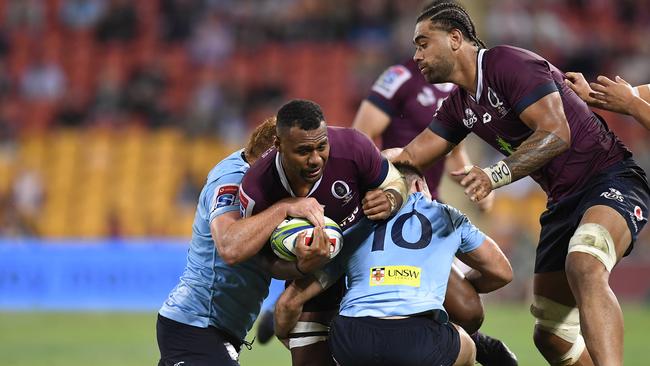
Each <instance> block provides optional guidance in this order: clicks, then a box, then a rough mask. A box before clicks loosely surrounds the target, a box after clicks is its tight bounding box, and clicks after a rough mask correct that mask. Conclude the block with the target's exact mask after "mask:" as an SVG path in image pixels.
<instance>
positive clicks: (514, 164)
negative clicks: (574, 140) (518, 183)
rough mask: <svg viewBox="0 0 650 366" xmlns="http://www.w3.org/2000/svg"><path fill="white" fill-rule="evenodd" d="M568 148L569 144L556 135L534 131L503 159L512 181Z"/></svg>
mask: <svg viewBox="0 0 650 366" xmlns="http://www.w3.org/2000/svg"><path fill="white" fill-rule="evenodd" d="M568 148H569V144H567V143H566V141H564V140H562V139H561V138H559V137H558V136H557V135H555V134H553V133H551V132H548V131H535V132H533V134H532V135H530V137H528V138H527V139H526V140H525V141H524V142H522V143H521V145H519V147H518V148H517V150H516V151H515V152H514V153H513V154H512V155H510V156H509V157H507V158H505V159H504V160H503V161H504V162H505V163H506V164H508V167H509V168H510V172H511V173H512V181H513V182H514V181H515V180H517V179H520V178H523V177H525V176H527V175H529V174H530V173H532V172H534V171H536V170H537V169H539V168H541V167H542V166H543V165H544V164H546V163H547V162H548V161H549V160H551V159H553V158H554V157H556V156H558V155H560V154H561V153H563V152H564V151H566V150H567V149H568Z"/></svg>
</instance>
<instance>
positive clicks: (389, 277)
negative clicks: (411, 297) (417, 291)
mask: <svg viewBox="0 0 650 366" xmlns="http://www.w3.org/2000/svg"><path fill="white" fill-rule="evenodd" d="M421 275H422V269H421V268H420V267H414V266H384V267H372V268H370V286H389V285H401V286H411V287H420V278H421V277H422V276H421Z"/></svg>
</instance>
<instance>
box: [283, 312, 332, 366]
mask: <svg viewBox="0 0 650 366" xmlns="http://www.w3.org/2000/svg"><path fill="white" fill-rule="evenodd" d="M334 315H336V311H322V312H304V313H302V314H301V315H300V320H299V321H298V323H297V324H296V326H295V327H294V328H293V329H292V330H291V332H290V333H289V349H290V351H291V361H292V365H293V366H331V365H335V363H334V360H333V359H332V356H331V354H330V350H329V346H328V345H327V338H328V336H329V324H330V322H331V320H332V318H333V317H334Z"/></svg>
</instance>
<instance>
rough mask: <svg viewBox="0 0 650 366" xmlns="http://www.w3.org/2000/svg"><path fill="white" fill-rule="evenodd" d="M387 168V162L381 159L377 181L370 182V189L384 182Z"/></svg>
mask: <svg viewBox="0 0 650 366" xmlns="http://www.w3.org/2000/svg"><path fill="white" fill-rule="evenodd" d="M388 168H389V165H388V160H386V159H382V160H381V171H380V172H379V176H377V179H375V180H373V181H372V182H370V187H371V188H377V187H379V186H380V185H381V184H382V183H383V182H384V180H385V179H386V176H388Z"/></svg>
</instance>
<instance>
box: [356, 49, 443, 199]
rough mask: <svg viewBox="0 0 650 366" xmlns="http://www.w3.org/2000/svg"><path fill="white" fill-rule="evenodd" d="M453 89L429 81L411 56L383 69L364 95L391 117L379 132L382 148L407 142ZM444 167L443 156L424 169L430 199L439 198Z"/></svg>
mask: <svg viewBox="0 0 650 366" xmlns="http://www.w3.org/2000/svg"><path fill="white" fill-rule="evenodd" d="M454 88H455V86H454V84H451V83H445V84H434V85H431V84H429V83H428V82H427V81H426V80H425V79H424V76H422V74H421V73H420V70H418V67H417V64H416V63H415V61H413V59H409V60H408V61H406V62H404V63H402V64H398V65H393V66H390V67H389V68H388V69H386V71H384V73H383V74H381V76H379V78H378V79H377V81H376V82H375V84H374V85H373V86H372V90H371V92H370V95H369V96H368V98H367V100H368V101H369V102H370V103H372V104H374V105H375V106H376V107H377V108H379V109H381V110H382V111H384V113H386V114H387V115H389V116H390V123H389V124H388V127H387V128H386V129H385V130H384V132H383V133H382V135H381V140H382V148H383V149H388V148H392V147H404V146H406V145H408V143H409V142H411V140H413V138H415V136H417V135H418V134H420V132H422V131H423V130H424V129H425V128H427V126H429V123H431V118H432V116H433V114H434V113H435V111H436V109H438V107H440V105H441V104H442V101H443V100H444V99H445V98H447V96H448V95H449V92H451V91H452V90H453V89H454ZM444 168H445V159H440V160H438V161H437V162H436V163H435V164H433V166H431V167H430V168H429V169H427V170H426V171H425V172H424V177H425V178H426V180H427V184H428V186H429V191H431V195H432V196H433V198H437V197H438V186H439V185H440V180H441V179H442V174H443V172H444Z"/></svg>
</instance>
